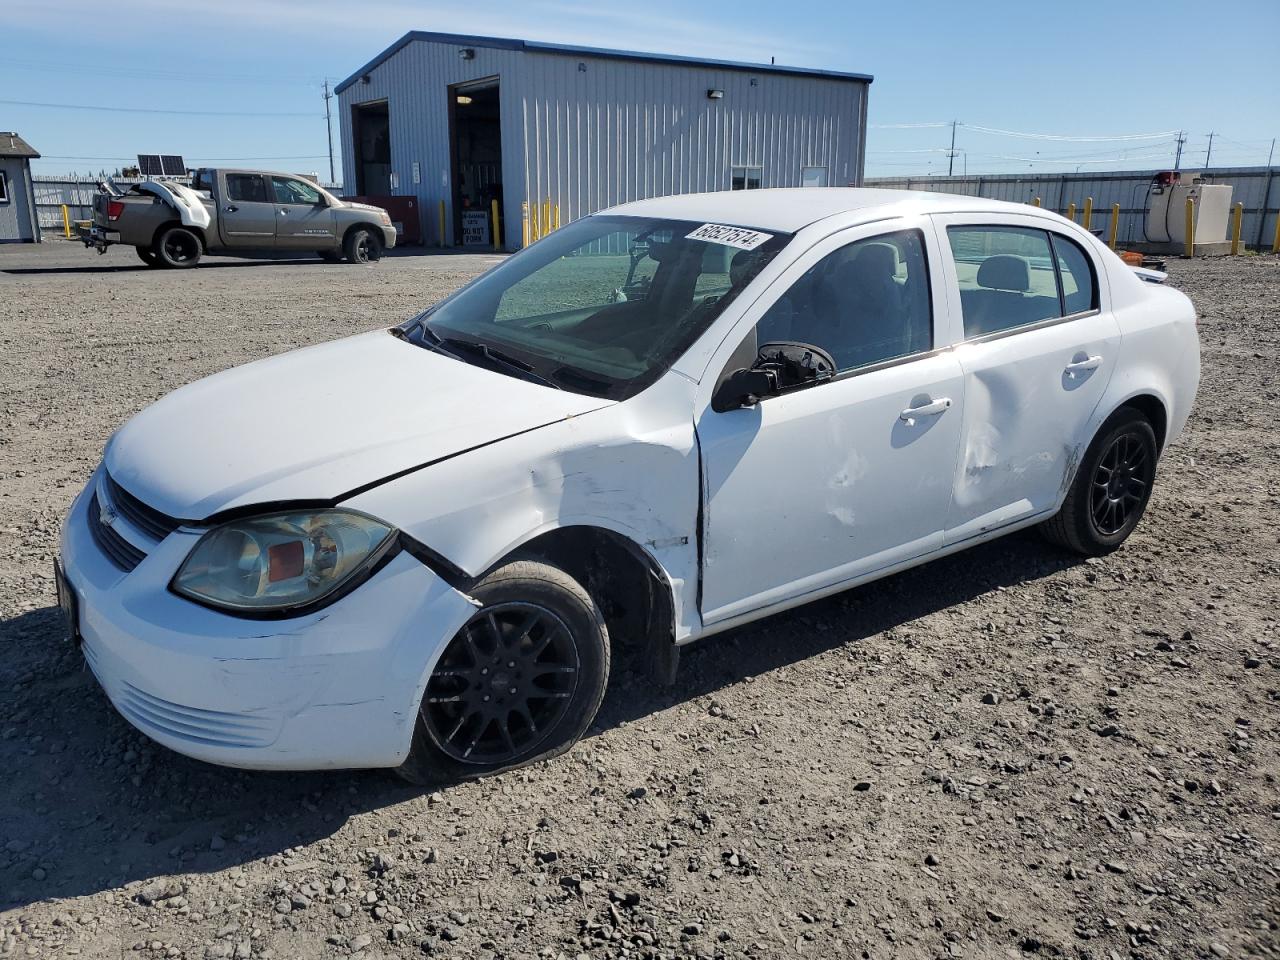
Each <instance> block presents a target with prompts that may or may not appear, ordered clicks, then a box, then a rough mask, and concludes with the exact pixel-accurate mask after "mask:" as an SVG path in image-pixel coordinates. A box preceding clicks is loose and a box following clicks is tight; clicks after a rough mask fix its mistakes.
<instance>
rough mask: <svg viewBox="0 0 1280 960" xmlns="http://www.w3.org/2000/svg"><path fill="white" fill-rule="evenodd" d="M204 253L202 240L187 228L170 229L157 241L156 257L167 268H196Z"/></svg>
mask: <svg viewBox="0 0 1280 960" xmlns="http://www.w3.org/2000/svg"><path fill="white" fill-rule="evenodd" d="M203 252H204V251H203V248H202V247H201V245H200V238H199V237H197V236H196V235H195V234H194V233H192V232H191V231H190V230H188V229H186V228H185V227H169V228H168V229H167V230H165V231H164V233H162V234H160V237H159V239H158V240H157V241H156V257H157V259H158V260H159V261H160V262H161V263H162V264H164V266H166V267H178V268H182V267H194V266H195V265H196V264H197V263H199V262H200V255H201V254H202V253H203Z"/></svg>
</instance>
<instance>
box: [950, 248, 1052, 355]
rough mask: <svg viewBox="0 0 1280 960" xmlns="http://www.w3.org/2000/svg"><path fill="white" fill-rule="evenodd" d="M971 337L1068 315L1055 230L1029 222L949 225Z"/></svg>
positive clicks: (967, 327)
mask: <svg viewBox="0 0 1280 960" xmlns="http://www.w3.org/2000/svg"><path fill="white" fill-rule="evenodd" d="M947 238H948V239H949V240H950V242H951V254H952V256H953V257H954V258H955V262H956V276H957V278H958V280H959V282H960V310H961V313H962V314H963V317H964V335H965V337H966V338H972V337H981V336H983V335H985V334H988V333H998V332H1000V331H1002V330H1009V329H1012V328H1014V327H1021V326H1024V325H1026V324H1028V323H1036V322H1037V321H1039V320H1048V319H1051V318H1053V317H1059V316H1061V315H1062V312H1061V310H1062V307H1061V304H1060V303H1059V301H1058V278H1057V272H1056V271H1055V270H1054V260H1053V255H1052V252H1051V250H1050V248H1049V234H1048V233H1046V232H1045V231H1044V230H1033V229H1029V228H1025V227H1002V226H990V227H985V226H984V227H948V228H947Z"/></svg>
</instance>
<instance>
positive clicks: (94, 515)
mask: <svg viewBox="0 0 1280 960" xmlns="http://www.w3.org/2000/svg"><path fill="white" fill-rule="evenodd" d="M87 519H88V521H89V532H90V533H91V534H93V540H94V542H95V543H96V544H97V545H98V548H99V549H100V550H101V551H102V552H103V553H105V554H106V555H107V557H108V558H109V559H110V560H111V562H112V563H114V564H115V565H116V566H117V567H119V568H120V569H121V570H124V571H125V572H128V571H130V570H132V569H133V568H134V567H136V566H137V565H138V564H140V563H141V562H142V560H143V558H144V557H146V553H145V552H144V551H142V550H139V549H138V548H137V547H135V546H134V545H133V544H132V543H130V542H129V541H128V540H126V539H125V538H124V537H122V536H120V534H119V533H117V532H116V531H115V530H114V529H112V528H111V527H110V526H108V525H107V524H105V523H103V522H102V508H101V507H100V506H99V504H98V495H97V494H96V493H95V494H94V495H93V499H92V500H90V501H89V516H88V518H87Z"/></svg>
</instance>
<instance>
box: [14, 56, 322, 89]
mask: <svg viewBox="0 0 1280 960" xmlns="http://www.w3.org/2000/svg"><path fill="white" fill-rule="evenodd" d="M4 66H6V67H21V68H23V69H24V70H41V71H45V72H49V73H58V74H61V75H63V76H85V75H94V74H96V75H98V76H105V77H134V78H137V79H142V80H181V81H182V82H183V83H192V82H199V83H221V82H228V83H299V84H301V83H307V84H313V83H315V80H314V79H313V78H311V77H303V76H300V75H281V74H247V73H245V74H231V73H224V74H211V73H208V72H206V71H205V70H199V71H187V72H179V71H174V70H154V69H150V68H147V67H120V66H102V65H97V64H86V63H56V62H50V61H44V60H8V59H6V60H5V61H4Z"/></svg>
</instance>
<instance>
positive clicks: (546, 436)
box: [58, 189, 1199, 782]
mask: <svg viewBox="0 0 1280 960" xmlns="http://www.w3.org/2000/svg"><path fill="white" fill-rule="evenodd" d="M1160 279H1161V275H1158V274H1152V273H1150V272H1146V273H1143V274H1142V275H1140V274H1139V272H1135V271H1134V270H1133V269H1131V268H1129V267H1127V266H1125V265H1124V264H1123V263H1122V262H1121V261H1120V260H1119V259H1118V258H1117V257H1116V256H1114V255H1113V254H1112V253H1111V252H1110V251H1109V250H1108V249H1107V248H1106V247H1105V246H1104V245H1103V244H1101V243H1100V242H1098V240H1097V239H1095V238H1094V237H1093V236H1091V235H1090V234H1089V233H1088V232H1086V231H1084V230H1082V229H1081V228H1080V227H1078V226H1076V225H1075V224H1073V223H1071V222H1069V221H1067V220H1065V219H1063V218H1062V217H1059V216H1056V215H1054V214H1051V213H1047V212H1045V211H1042V210H1039V209H1036V208H1032V207H1026V206H1020V205H1015V204H1010V203H998V202H994V201H988V200H982V199H977V198H968V197H955V196H946V195H940V194H932V193H930V194H918V193H907V192H898V191H883V190H856V189H810V190H760V191H746V192H737V193H712V194H703V195H697V196H680V197H668V198H664V199H655V200H644V201H640V202H637V203H630V204H626V205H624V206H620V207H616V208H614V209H611V210H607V211H605V212H603V213H600V214H597V215H594V216H590V217H586V218H584V219H581V220H578V221H576V222H574V223H571V224H569V225H568V226H566V227H565V228H563V229H561V230H558V231H556V232H555V233H553V234H551V235H550V236H549V237H547V238H546V239H544V240H542V241H540V242H539V243H537V244H535V245H533V246H532V247H530V248H528V249H527V250H525V251H523V252H521V253H519V254H516V255H515V256H512V257H510V258H509V259H507V260H506V261H504V262H503V263H502V264H500V265H499V266H497V267H495V268H494V269H492V270H490V271H489V272H488V273H486V274H484V275H483V276H481V277H479V278H478V279H476V280H475V281H474V282H472V283H470V284H468V285H467V286H466V287H464V288H462V289H461V290H459V291H458V292H456V293H455V294H453V295H452V296H451V297H449V298H448V299H446V300H444V301H443V302H441V303H439V304H437V305H436V306H434V307H432V308H431V309H429V310H427V311H426V312H424V313H423V314H421V315H420V316H418V317H415V318H414V319H413V320H410V321H409V322H407V323H405V324H403V325H401V326H398V327H395V328H393V329H391V330H390V331H388V330H379V331H376V332H373V333H367V334H363V335H361V336H356V337H352V338H350V339H346V340H341V341H337V342H333V343H327V344H323V345H320V346H315V347H310V348H307V349H303V350H297V351H294V352H292V353H288V354H284V355H282V356H277V357H272V358H270V359H267V360H261V361H258V362H256V363H252V364H249V365H247V366H244V367H240V368H237V369H234V370H230V371H227V372H224V373H221V374H218V375H216V376H213V377H209V378H208V379H205V380H202V381H200V382H198V383H194V384H192V385H190V386H187V387H183V388H182V389H180V390H177V391H175V392H174V393H172V394H170V395H169V396H168V397H165V398H164V399H163V400H161V401H159V402H158V403H155V404H153V405H152V406H150V407H148V408H147V409H145V410H144V411H142V412H141V413H140V414H138V415H137V416H136V417H134V418H133V419H132V420H131V421H130V422H129V423H127V424H126V425H125V426H124V427H122V428H121V429H120V430H119V431H118V432H117V433H116V434H115V435H114V436H113V437H112V439H111V441H110V442H109V444H108V445H107V448H106V452H105V455H104V459H103V463H102V465H101V466H100V467H99V468H98V470H97V471H96V472H95V473H94V475H93V478H92V479H91V481H90V482H89V485H88V486H87V487H86V489H85V490H84V492H83V493H81V494H80V496H79V497H78V498H77V499H76V501H75V503H74V505H73V506H72V508H71V512H70V514H69V516H68V518H67V521H66V524H65V529H64V532H63V538H62V550H61V564H60V567H59V570H58V581H59V590H60V599H61V603H62V606H63V608H64V610H65V612H66V614H67V616H68V623H69V628H70V632H71V634H72V636H73V637H74V638H76V639H78V640H79V641H80V643H81V644H82V646H83V650H84V655H85V657H86V658H87V660H88V663H89V665H90V666H91V667H92V669H93V672H94V673H95V675H96V676H97V678H98V680H99V681H100V683H101V684H102V686H103V688H104V689H105V691H106V693H107V695H108V696H109V697H110V698H111V701H112V702H113V703H114V704H115V706H116V707H117V709H118V710H119V711H120V712H121V713H122V714H123V715H124V716H125V717H126V718H128V720H129V721H130V722H131V723H133V724H134V725H135V726H137V727H138V728H139V729H140V730H142V731H143V732H144V733H146V734H147V735H149V736H150V737H152V738H153V739H155V740H157V741H159V742H160V743H162V744H165V745H166V746H168V747H171V748H173V749H174V750H177V751H180V752H182V753H186V754H190V755H191V756H194V757H199V758H202V759H205V760H209V761H212V762H215V763H222V764H229V765H233V766H240V767H252V768H288V769H309V768H325V767H394V768H397V769H398V770H399V772H400V773H401V774H403V775H404V776H405V777H407V778H409V779H411V780H414V781H415V782H424V781H428V780H437V779H439V780H449V779H453V778H458V777H466V776H475V775H479V774H484V773H490V772H493V771H496V770H501V769H506V768H510V767H512V766H515V765H518V764H522V763H526V762H528V761H530V760H534V759H537V758H542V757H546V756H549V755H553V754H555V753H557V752H560V751H563V750H565V749H567V748H568V747H569V746H570V745H571V744H572V743H574V742H575V741H576V740H577V739H578V738H579V737H580V736H582V734H583V732H584V731H585V730H586V729H587V727H588V725H589V724H590V723H591V720H592V718H593V717H594V715H595V713H596V711H597V709H598V707H599V705H600V701H601V698H602V696H603V694H604V690H605V685H606V682H607V680H608V677H609V664H610V648H611V646H612V647H614V648H619V647H622V646H635V647H637V648H638V649H639V651H640V655H641V656H642V657H643V658H645V660H646V661H647V663H648V664H650V665H651V666H652V668H653V669H654V671H655V672H656V673H657V674H658V675H659V676H663V677H667V678H670V677H672V676H673V675H674V671H675V668H676V663H677V653H678V651H679V649H680V647H681V646H683V645H684V644H686V643H689V642H691V641H693V640H696V639H698V638H700V637H705V636H708V635H710V634H714V633H718V632H720V631H722V630H726V629H728V628H730V627H734V626H737V625H739V624H743V623H747V622H749V621H752V620H756V619H758V618H761V617H765V616H768V615H770V614H773V613H777V612H778V611H780V610H785V609H787V608H789V607H794V606H796V605H798V604H802V603H806V602H808V601H810V600H813V599H815V598H818V597H822V596H825V595H827V594H831V593H834V592H836V591H840V590H846V589H848V588H850V587H852V586H854V585H856V584H861V583H865V582H867V581H869V580H874V579H876V578H878V577H883V576H886V575H887V574H890V573H893V572H895V571H898V570H902V569H904V568H906V567H910V566H913V565H916V564H920V563H924V562H926V561H928V560H930V559H933V558H935V557H939V556H942V555H944V554H948V553H953V552H955V551H957V550H962V549H964V548H965V547H968V546H971V545H973V544H976V543H981V542H982V541H984V540H989V539H991V538H993V537H997V536H1001V535H1003V534H1006V533H1009V532H1010V531H1013V530H1017V529H1020V528H1023V527H1028V526H1031V525H1033V524H1038V525H1040V526H1041V527H1042V528H1043V530H1044V531H1045V533H1046V534H1047V535H1048V537H1049V539H1050V540H1052V541H1054V542H1055V543H1057V544H1060V545H1061V546H1063V547H1066V548H1069V549H1071V550H1075V551H1079V552H1081V553H1085V554H1101V553H1104V552H1106V551H1109V550H1112V549H1114V548H1115V547H1117V546H1118V545H1119V544H1120V543H1121V542H1122V541H1123V540H1124V539H1125V538H1126V537H1128V536H1129V534H1130V533H1131V532H1132V531H1133V529H1134V526H1135V525H1136V524H1137V523H1138V520H1139V518H1140V517H1141V516H1142V513H1143V510H1144V508H1145V507H1146V505H1147V503H1148V500H1149V498H1150V496H1151V488H1152V482H1153V481H1154V479H1155V474H1156V462H1157V459H1158V458H1159V456H1160V453H1161V451H1162V450H1163V449H1164V448H1165V447H1166V446H1167V445H1168V443H1169V442H1170V441H1171V440H1172V439H1173V438H1175V437H1176V436H1177V435H1178V433H1179V432H1180V431H1181V430H1182V428H1183V425H1184V424H1185V422H1186V420H1187V416H1188V413H1189V411H1190V409H1191V405H1192V401H1193V398H1194V396H1195V392H1196V387H1197V383H1198V380H1199V345H1198V339H1197V332H1196V325H1195V312H1194V310H1193V308H1192V305H1191V303H1190V302H1189V301H1188V300H1187V298H1186V297H1185V296H1183V295H1182V294H1180V293H1178V292H1176V291H1174V290H1172V289H1170V288H1168V287H1166V286H1163V285H1161V284H1160V282H1159V280H1160Z"/></svg>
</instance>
